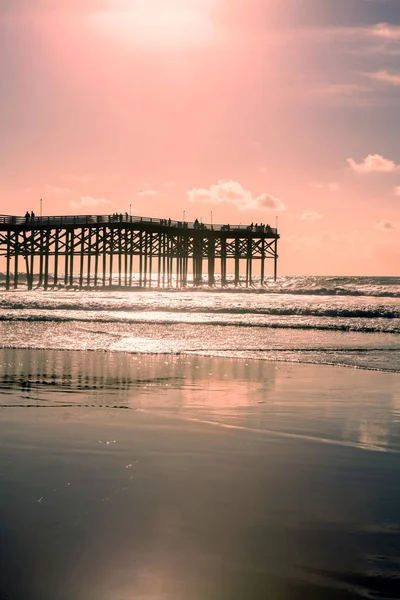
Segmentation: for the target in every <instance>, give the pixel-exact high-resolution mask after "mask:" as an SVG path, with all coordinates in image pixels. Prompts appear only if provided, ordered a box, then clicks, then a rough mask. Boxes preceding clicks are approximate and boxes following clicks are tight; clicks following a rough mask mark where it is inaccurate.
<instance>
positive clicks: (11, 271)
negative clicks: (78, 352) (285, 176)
mask: <svg viewBox="0 0 400 600" xmlns="http://www.w3.org/2000/svg"><path fill="white" fill-rule="evenodd" d="M279 237H280V236H279V234H278V231H277V230H276V229H273V228H271V227H269V226H264V225H262V226H261V225H247V226H246V225H211V224H203V223H198V222H197V221H196V222H194V223H188V222H185V221H171V220H170V219H168V220H167V219H155V218H146V217H134V216H130V215H128V214H126V213H125V214H123V215H122V214H118V215H98V216H96V215H95V216H94V215H77V216H54V217H33V218H30V217H29V218H28V216H27V217H15V216H7V215H0V256H1V257H5V262H6V280H5V285H6V289H10V288H14V289H17V288H18V286H19V285H21V284H23V285H24V286H25V285H27V286H28V289H32V288H33V287H34V283H35V286H38V287H42V288H44V289H48V288H49V287H53V286H60V285H64V286H66V287H70V286H78V287H80V288H84V287H112V286H118V287H126V288H130V287H135V286H136V287H137V286H139V287H142V288H150V287H152V286H153V287H159V288H161V287H178V288H184V287H187V286H188V282H189V284H190V285H193V286H195V287H196V286H201V285H208V286H210V287H213V286H215V284H216V274H219V276H220V277H219V279H220V285H221V286H222V287H225V286H226V285H227V281H228V277H229V276H230V275H231V276H232V278H231V279H232V280H233V283H234V284H235V285H236V286H237V285H239V283H240V273H241V269H240V267H241V265H242V264H243V261H244V263H245V279H244V282H245V285H246V286H250V285H252V282H253V277H254V275H253V273H254V269H253V266H254V264H255V261H258V262H259V263H260V269H259V272H260V276H261V284H262V285H263V284H264V282H265V278H266V275H267V273H266V261H268V260H269V259H270V260H271V261H272V264H273V267H272V275H273V276H274V278H275V279H276V277H277V266H278V240H279ZM229 268H230V272H229ZM24 272H25V273H26V275H24V277H22V273H24Z"/></svg>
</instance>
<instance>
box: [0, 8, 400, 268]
mask: <svg viewBox="0 0 400 600" xmlns="http://www.w3.org/2000/svg"><path fill="white" fill-rule="evenodd" d="M8 4H9V6H8V7H7V2H5V3H4V2H3V3H2V4H0V77H1V82H2V85H1V89H0V131H1V136H0V202H1V206H0V213H5V214H24V213H25V211H26V210H27V209H29V210H31V209H33V210H35V211H36V212H38V211H39V199H40V198H43V210H44V214H64V213H66V214H68V213H71V214H72V213H76V214H79V213H83V214H86V213H93V214H107V213H112V212H116V211H118V212H119V211H123V212H125V211H129V207H130V205H131V206H132V214H137V215H143V216H159V217H162V218H168V217H171V218H173V219H174V218H175V219H179V218H181V217H182V213H183V211H185V217H186V220H194V219H195V218H199V219H200V218H202V220H203V221H205V222H208V221H210V218H211V211H212V213H213V221H214V223H217V222H218V223H225V222H230V223H231V224H234V223H250V222H252V221H253V222H264V223H270V224H271V225H274V224H275V219H276V217H277V216H278V217H279V229H280V232H281V234H282V241H281V243H280V257H281V258H280V272H281V274H288V275H289V274H294V275H295V274H327V275H328V274H332V275H374V274H375V275H399V265H400V245H399V230H400V167H399V165H400V141H399V137H398V135H397V131H396V129H397V123H398V118H399V114H398V113H399V112H400V103H399V97H398V96H399V93H400V70H399V69H397V70H396V66H397V65H398V59H399V55H400V26H399V25H397V23H400V8H399V6H398V4H397V6H396V2H394V1H391V0H387V2H383V3H382V2H378V1H376V2H374V1H373V0H372V1H371V2H364V1H363V0H351V1H349V0H346V1H344V0H335V2H333V0H318V1H317V0H302V1H301V2H300V0H282V2H276V0H274V1H272V0H271V1H270V2H269V1H265V0H263V1H261V0H229V1H228V0H145V1H143V0H121V1H119V0H113V1H112V0H110V1H106V0H103V1H101V0H80V1H79V2H73V1H71V0H70V1H69V2H68V3H67V4H68V9H63V8H61V6H62V4H64V3H62V2H60V3H59V6H60V8H55V5H56V4H57V2H56V1H55V0H53V1H52V2H46V1H42V2H40V1H35V0H30V1H29V2H27V1H26V2H24V1H21V0H13V1H12V2H9V3H8ZM65 4H66V3H65ZM74 4H75V6H74ZM2 7H3V8H2Z"/></svg>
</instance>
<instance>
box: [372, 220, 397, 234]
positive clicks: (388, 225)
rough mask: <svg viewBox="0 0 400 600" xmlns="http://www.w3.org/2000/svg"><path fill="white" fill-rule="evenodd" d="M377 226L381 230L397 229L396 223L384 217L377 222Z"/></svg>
mask: <svg viewBox="0 0 400 600" xmlns="http://www.w3.org/2000/svg"><path fill="white" fill-rule="evenodd" d="M376 228H377V229H380V230H381V231H391V230H393V229H397V228H396V225H395V224H394V223H392V222H391V221H388V220H387V219H383V220H382V221H380V222H379V223H377V224H376Z"/></svg>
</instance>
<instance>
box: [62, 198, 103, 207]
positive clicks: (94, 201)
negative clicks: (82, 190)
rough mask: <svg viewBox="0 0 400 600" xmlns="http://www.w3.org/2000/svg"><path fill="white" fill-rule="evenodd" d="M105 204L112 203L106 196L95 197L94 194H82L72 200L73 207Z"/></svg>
mask: <svg viewBox="0 0 400 600" xmlns="http://www.w3.org/2000/svg"><path fill="white" fill-rule="evenodd" d="M105 204H111V202H110V201H109V200H105V199H104V198H93V197H92V196H81V198H80V199H79V200H71V202H70V205H71V206H72V207H73V208H83V207H85V206H91V207H93V206H103V205H105Z"/></svg>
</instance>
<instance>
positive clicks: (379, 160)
mask: <svg viewBox="0 0 400 600" xmlns="http://www.w3.org/2000/svg"><path fill="white" fill-rule="evenodd" d="M347 162H348V164H349V165H350V167H351V168H352V169H353V171H355V172H356V173H392V172H393V171H397V170H398V169H399V167H398V166H397V165H396V163H394V162H393V161H392V160H390V159H388V158H384V157H383V156H381V155H380V154H369V155H368V156H367V157H366V158H364V160H363V161H362V162H361V163H356V161H355V160H353V159H352V158H348V159H347Z"/></svg>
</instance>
